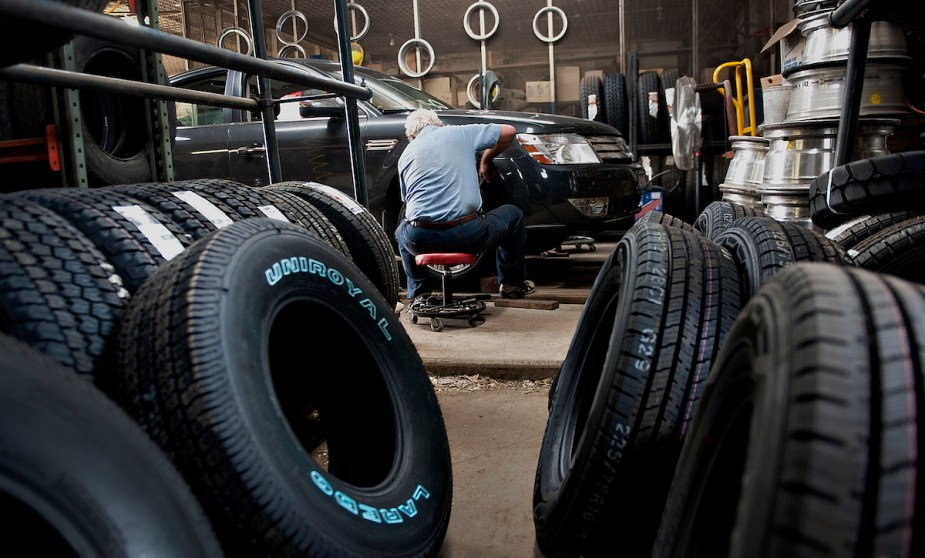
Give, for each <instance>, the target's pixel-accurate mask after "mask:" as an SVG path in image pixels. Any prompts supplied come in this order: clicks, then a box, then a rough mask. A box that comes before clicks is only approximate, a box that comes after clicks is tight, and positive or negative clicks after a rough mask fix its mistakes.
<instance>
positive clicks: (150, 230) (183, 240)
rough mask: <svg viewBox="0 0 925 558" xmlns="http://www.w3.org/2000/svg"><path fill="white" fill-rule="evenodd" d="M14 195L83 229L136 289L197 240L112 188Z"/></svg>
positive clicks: (25, 191) (129, 286)
mask: <svg viewBox="0 0 925 558" xmlns="http://www.w3.org/2000/svg"><path fill="white" fill-rule="evenodd" d="M13 195H15V196H21V197H23V198H25V199H28V200H32V201H34V202H36V203H39V204H41V205H43V206H45V207H47V208H48V209H51V210H52V211H54V212H55V213H57V214H58V215H60V216H61V217H63V218H64V219H66V220H67V221H68V222H70V223H71V225H73V226H74V227H76V228H77V229H79V230H80V231H81V232H82V233H83V234H84V235H86V236H87V238H89V239H90V241H91V242H93V244H94V245H95V246H96V247H97V248H98V249H99V250H100V252H102V253H103V255H104V256H106V259H107V260H108V261H109V262H110V263H111V264H112V265H113V267H115V269H116V272H117V273H118V275H119V276H120V277H122V280H123V282H124V284H125V288H126V289H128V291H129V292H130V293H134V292H135V291H136V290H138V287H139V286H140V285H141V283H143V282H144V280H145V279H147V278H148V276H149V275H150V274H151V273H152V272H154V270H155V269H157V268H158V266H160V265H162V264H163V263H164V262H166V261H168V260H170V259H171V258H173V257H174V256H176V255H177V254H179V253H180V252H182V251H183V250H184V249H185V248H186V247H187V246H189V244H190V242H191V240H190V238H189V237H188V236H187V235H186V234H184V232H183V231H182V230H181V229H180V228H179V227H178V226H177V225H175V224H174V223H173V222H172V221H171V220H170V219H168V218H167V217H166V216H164V215H163V214H162V213H161V212H160V211H158V210H156V209H154V208H153V207H151V206H150V205H147V204H145V203H140V202H138V200H134V199H132V198H129V197H128V196H125V195H123V194H120V193H118V192H114V191H111V190H107V189H77V188H49V189H39V190H23V191H21V192H17V193H15V194H13ZM123 208H128V211H131V213H129V212H127V210H126V209H123Z"/></svg>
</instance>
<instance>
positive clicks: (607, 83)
mask: <svg viewBox="0 0 925 558" xmlns="http://www.w3.org/2000/svg"><path fill="white" fill-rule="evenodd" d="M604 115H605V116H606V118H607V124H609V125H610V126H613V127H614V128H616V129H617V130H619V131H620V134H622V135H623V137H624V138H627V139H629V105H628V104H627V95H626V76H624V75H623V74H606V75H604Z"/></svg>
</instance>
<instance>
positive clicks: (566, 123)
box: [437, 110, 621, 136]
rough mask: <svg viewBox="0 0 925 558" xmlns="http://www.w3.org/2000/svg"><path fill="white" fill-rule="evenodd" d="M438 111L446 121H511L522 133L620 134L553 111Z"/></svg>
mask: <svg viewBox="0 0 925 558" xmlns="http://www.w3.org/2000/svg"><path fill="white" fill-rule="evenodd" d="M437 114H439V115H440V119H441V120H443V121H444V122H446V123H447V124H488V123H495V124H510V125H511V126H513V127H514V128H516V129H517V132H519V133H521V132H523V133H530V134H536V133H575V134H583V135H604V136H619V135H621V134H620V132H619V131H618V130H617V129H616V128H613V127H611V126H608V125H607V124H604V123H602V122H596V121H594V120H588V119H586V118H575V117H572V116H559V115H556V114H540V113H534V112H513V111H502V110H439V111H437Z"/></svg>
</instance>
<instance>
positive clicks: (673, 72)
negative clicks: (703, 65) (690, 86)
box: [659, 68, 681, 90]
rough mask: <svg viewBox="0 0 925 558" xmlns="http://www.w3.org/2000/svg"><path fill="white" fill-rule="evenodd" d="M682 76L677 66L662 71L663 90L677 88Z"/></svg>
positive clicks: (660, 77)
mask: <svg viewBox="0 0 925 558" xmlns="http://www.w3.org/2000/svg"><path fill="white" fill-rule="evenodd" d="M680 78H681V72H680V71H678V69H677V68H668V69H666V70H663V71H662V74H661V76H659V79H660V80H661V82H662V90H665V89H677V85H678V80H679V79H680Z"/></svg>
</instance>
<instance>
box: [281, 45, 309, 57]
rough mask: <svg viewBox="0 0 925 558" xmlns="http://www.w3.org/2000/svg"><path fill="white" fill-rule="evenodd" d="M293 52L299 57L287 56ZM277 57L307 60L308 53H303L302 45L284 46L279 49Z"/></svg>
mask: <svg viewBox="0 0 925 558" xmlns="http://www.w3.org/2000/svg"><path fill="white" fill-rule="evenodd" d="M293 52H298V53H299V54H300V55H301V56H289V54H291V53H293ZM277 56H278V57H280V58H308V53H307V52H305V49H304V48H302V45H285V46H284V47H283V48H281V49H279V53H278V54H277Z"/></svg>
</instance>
